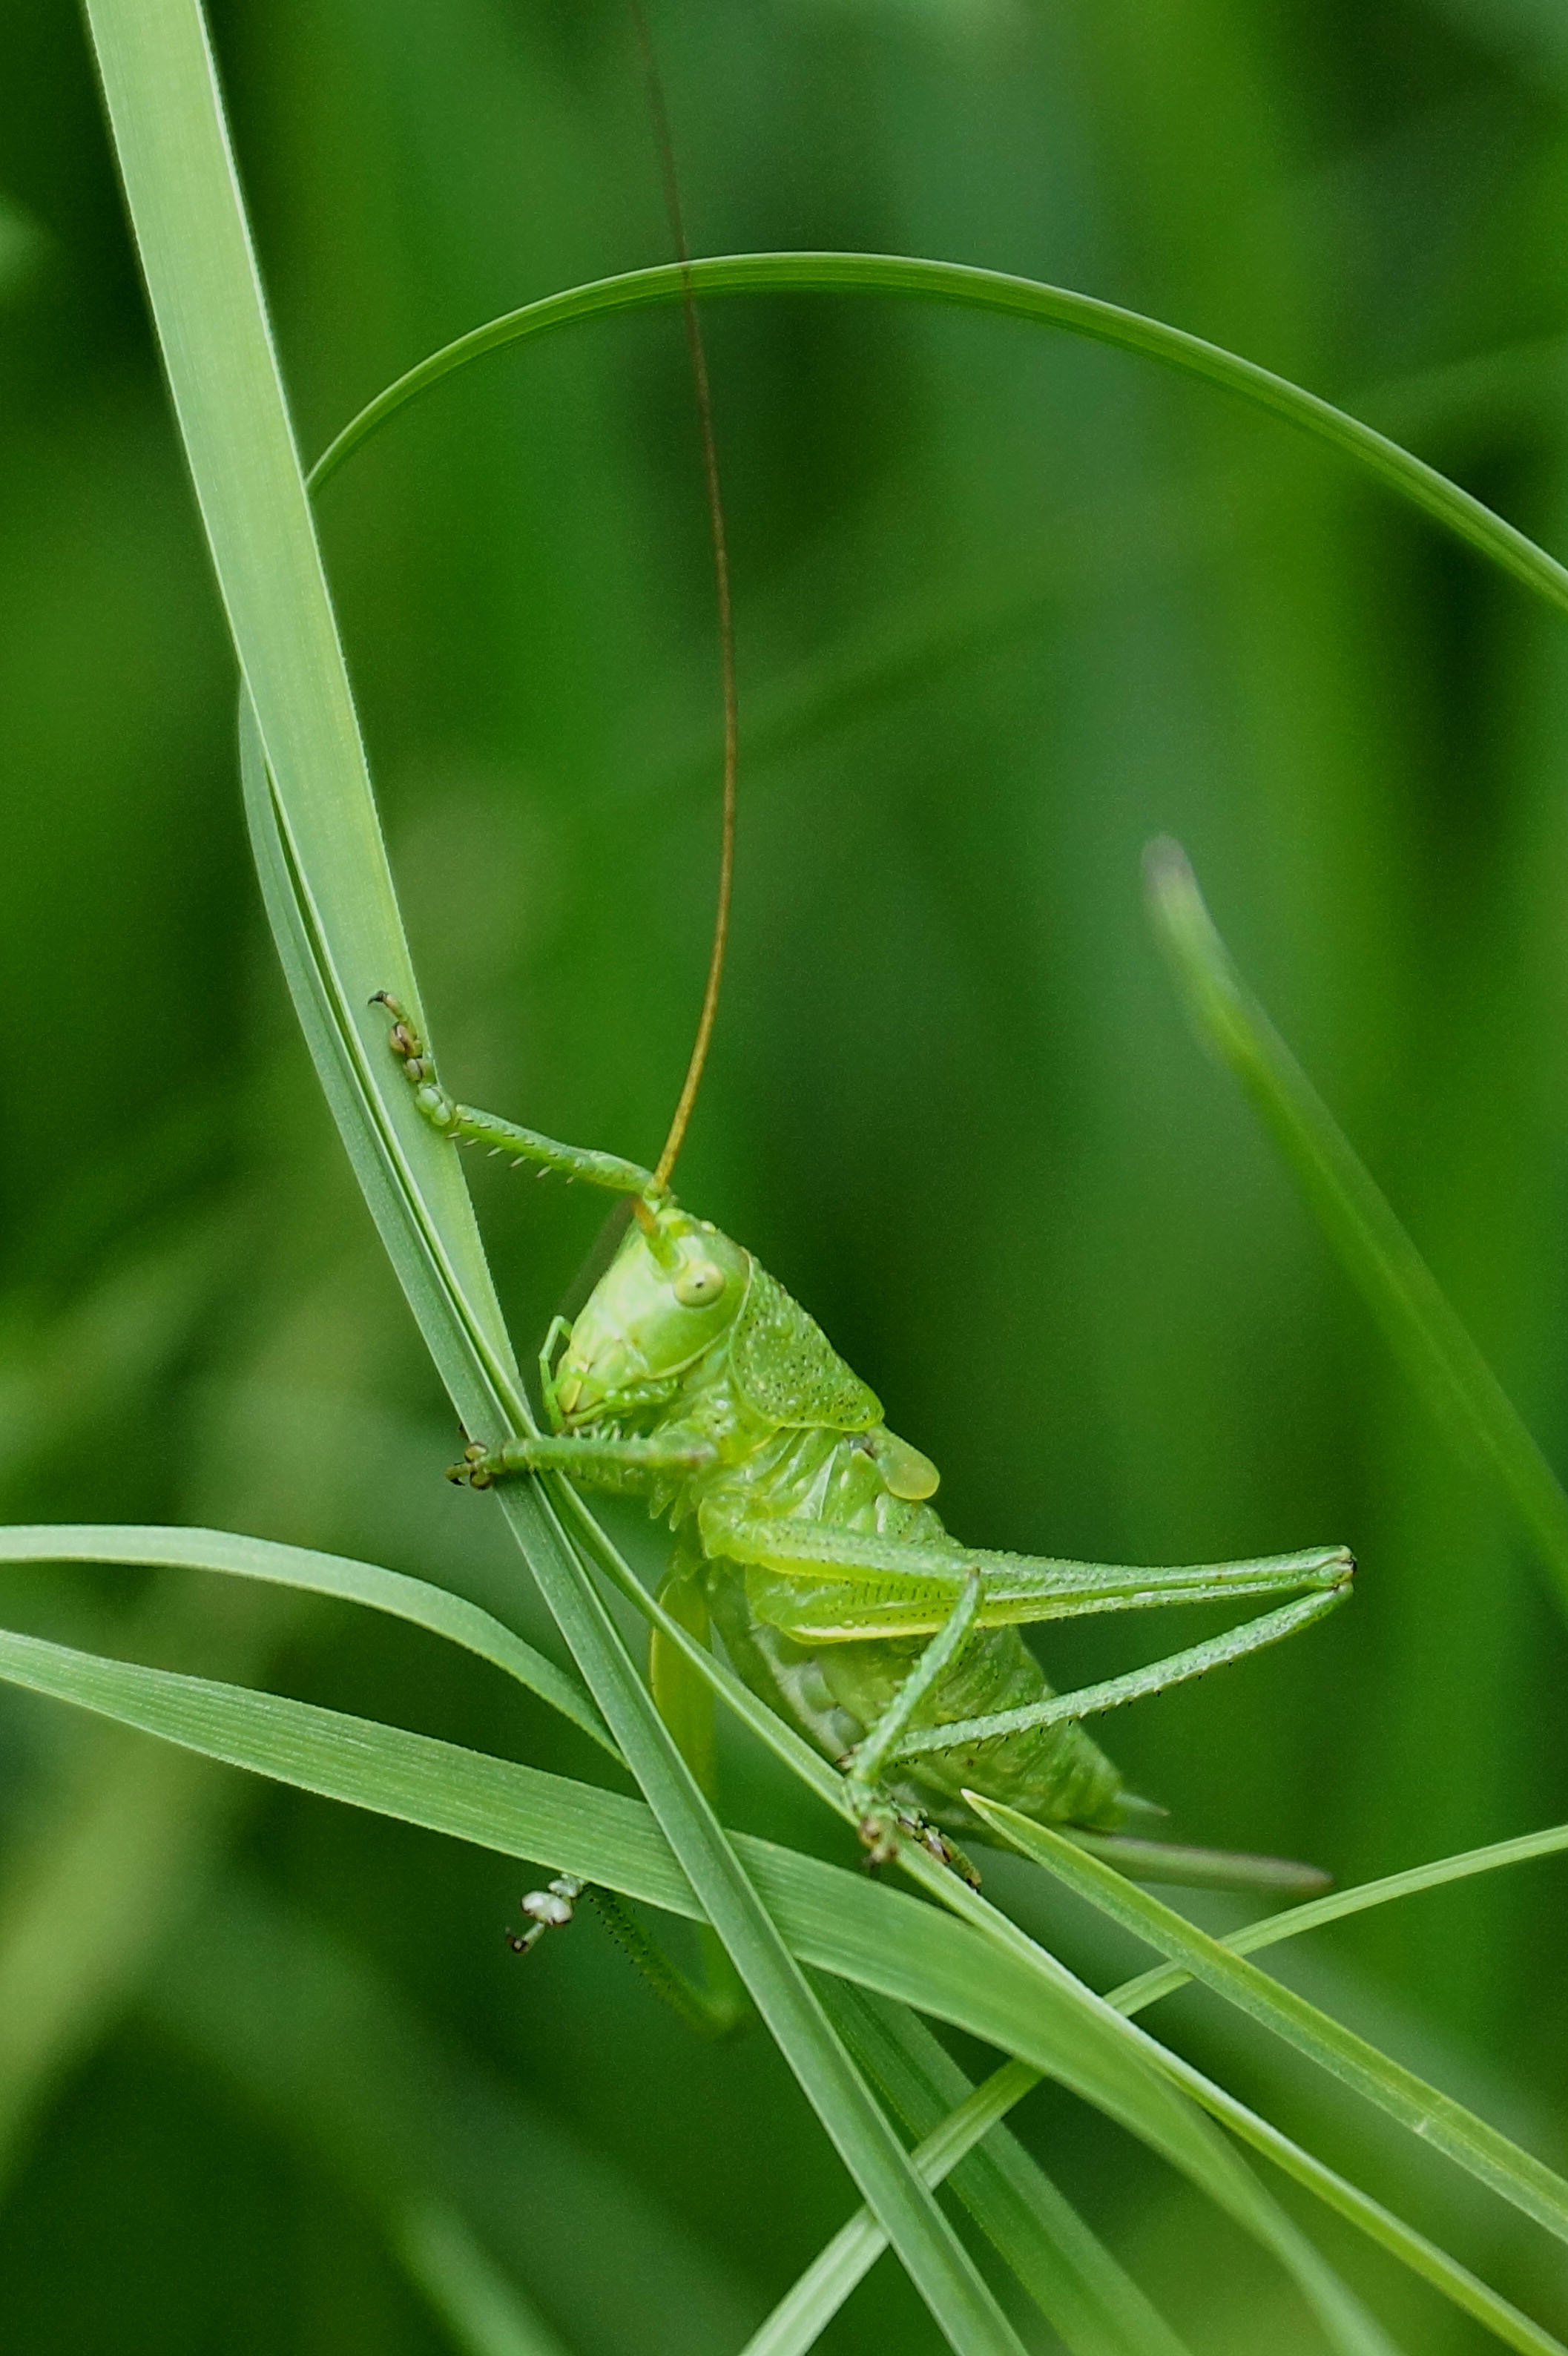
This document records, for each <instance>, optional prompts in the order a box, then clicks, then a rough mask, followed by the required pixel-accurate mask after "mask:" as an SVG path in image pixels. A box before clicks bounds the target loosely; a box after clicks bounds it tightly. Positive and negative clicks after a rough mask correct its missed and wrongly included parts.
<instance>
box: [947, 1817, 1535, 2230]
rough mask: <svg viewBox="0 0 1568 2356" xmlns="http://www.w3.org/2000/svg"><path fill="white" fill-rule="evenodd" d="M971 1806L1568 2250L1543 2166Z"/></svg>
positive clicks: (1065, 1859)
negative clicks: (1465, 2170)
mask: <svg viewBox="0 0 1568 2356" xmlns="http://www.w3.org/2000/svg"><path fill="white" fill-rule="evenodd" d="M965 1797H966V1798H967V1799H968V1801H969V1804H970V1805H971V1806H972V1807H973V1808H974V1810H975V1812H976V1815H979V1816H980V1817H982V1818H983V1819H984V1821H985V1822H986V1823H987V1824H988V1825H989V1826H991V1829H992V1830H993V1832H995V1833H996V1834H997V1836H998V1837H1000V1838H1001V1839H1002V1840H1004V1841H1008V1842H1010V1843H1011V1844H1012V1846H1013V1847H1015V1848H1016V1849H1018V1850H1019V1851H1020V1852H1021V1854H1022V1855H1023V1856H1025V1857H1028V1858H1033V1859H1034V1861H1035V1862H1036V1864H1038V1865H1043V1866H1044V1867H1045V1868H1046V1869H1047V1871H1048V1872H1050V1873H1052V1874H1054V1875H1055V1876H1056V1878H1057V1879H1058V1880H1059V1881H1061V1882H1064V1883H1065V1884H1066V1886H1067V1887H1068V1889H1069V1890H1074V1891H1076V1892H1077V1894H1078V1896H1079V1897H1080V1898H1083V1899H1086V1900H1087V1901H1089V1903H1090V1904H1091V1905H1092V1906H1097V1907H1098V1908H1099V1910H1100V1912H1102V1913H1103V1914H1107V1915H1109V1916H1110V1918H1111V1919H1112V1921H1113V1922H1119V1923H1121V1924H1122V1926H1123V1928H1124V1929H1125V1930H1128V1931H1132V1932H1134V1933H1136V1935H1137V1936H1138V1937H1139V1938H1141V1939H1144V1940H1146V1941H1147V1943H1148V1944H1149V1945H1151V1946H1154V1947H1157V1948H1158V1949H1159V1950H1160V1951H1161V1953H1162V1954H1165V1955H1167V1956H1168V1958H1169V1959H1170V1961H1171V1962H1173V1963H1179V1964H1180V1965H1182V1966H1183V1968H1184V1969H1185V1970H1186V1972H1187V1973H1188V1974H1189V1976H1190V1977H1191V1978H1193V1979H1195V1980H1199V1981H1200V1982H1201V1983H1202V1985H1203V1986H1204V1987H1210V1988H1213V1989H1214V1990H1215V1991H1216V1993H1217V1994H1219V1995H1220V1996H1222V1997H1225V1998H1226V2000H1227V2001H1228V2002H1229V2003H1232V2004H1234V2005H1236V2006H1238V2007H1239V2008H1240V2009H1241V2010H1242V2011H1243V2012H1245V2013H1248V2014H1250V2016H1251V2017H1252V2019H1254V2020H1258V2021H1261V2022H1262V2023H1263V2025H1264V2028H1265V2029H1273V2030H1274V2032H1275V2035H1276V2036H1278V2037H1283V2038H1284V2039H1285V2041H1286V2042H1287V2043H1288V2044H1291V2045H1294V2046H1295V2047H1296V2051H1298V2052H1301V2053H1305V2054H1306V2055H1307V2057H1308V2059H1309V2060H1311V2061H1316V2062H1317V2064H1318V2065H1319V2067H1320V2068H1322V2069H1324V2070H1327V2071H1328V2072H1329V2073H1330V2074H1331V2075H1332V2076H1334V2077H1336V2078H1338V2079H1339V2082H1340V2083H1341V2084H1343V2085H1347V2086H1349V2087H1351V2088H1352V2089H1353V2090H1354V2092H1355V2093H1357V2094H1360V2095H1362V2096H1363V2097H1364V2098H1365V2099H1366V2100H1367V2101H1368V2102H1371V2103H1375V2104H1377V2106H1378V2108H1379V2109H1380V2110H1382V2111H1386V2112H1387V2114H1388V2115H1389V2116H1390V2117H1391V2118H1392V2119H1396V2120H1397V2121H1398V2122H1399V2124H1400V2125H1401V2126H1405V2127H1408V2128H1409V2129H1410V2131H1411V2133H1412V2134H1413V2135H1418V2136H1421V2137H1422V2138H1423V2139H1424V2141H1425V2142H1427V2143H1429V2144H1430V2145H1431V2146H1432V2147H1433V2149H1434V2150H1435V2151H1440V2152H1442V2153H1444V2154H1445V2157H1446V2158H1449V2159H1451V2160H1453V2161H1454V2163H1455V2165H1456V2167H1459V2168H1463V2169H1467V2170H1468V2171H1469V2173H1470V2174H1471V2175H1472V2176H1474V2177H1476V2178H1477V2179H1478V2180H1479V2181H1480V2182H1481V2183H1482V2184H1484V2185H1486V2186H1487V2187H1488V2190H1490V2191H1493V2192H1495V2193H1497V2194H1498V2196H1499V2199H1501V2200H1504V2201H1510V2202H1511V2203H1512V2205H1513V2206H1514V2207H1515V2208H1516V2209H1520V2210H1522V2211H1523V2212H1524V2214H1525V2215H1526V2216H1527V2217H1531V2218H1533V2219H1534V2220H1535V2222H1536V2223H1537V2224H1538V2225H1543V2226H1544V2227H1545V2229H1546V2231H1547V2232H1548V2233H1555V2234H1556V2236H1557V2238H1558V2239H1559V2241H1568V2183H1564V2181H1563V2179H1562V2177H1560V2176H1559V2175H1558V2174H1557V2172H1556V2170H1555V2169H1551V2168H1548V2167H1547V2166H1546V2164H1545V2162H1544V2161H1543V2160H1540V2159H1537V2158H1535V2157H1534V2155H1533V2154H1532V2153H1531V2152H1527V2151H1524V2150H1521V2149H1520V2147H1519V2145H1518V2144H1516V2143H1513V2142H1512V2141H1510V2139H1509V2137H1508V2136H1505V2135H1503V2134H1501V2133H1499V2130H1498V2129H1497V2128H1496V2127H1494V2126H1488V2123H1487V2121H1486V2120H1485V2119H1481V2118H1477V2116H1476V2115H1475V2113H1474V2112H1472V2111H1469V2110H1467V2109H1466V2107H1465V2105H1464V2104H1462V2103H1456V2102H1455V2101H1454V2099H1453V2097H1452V2096H1451V2095H1448V2094H1442V2093H1441V2092H1439V2090H1438V2089H1437V2088H1436V2087H1435V2086H1429V2085H1427V2084H1426V2083H1425V2082H1424V2080H1423V2079H1420V2078H1418V2077H1417V2076H1416V2075H1415V2072H1413V2070H1406V2069H1405V2068H1404V2067H1403V2065H1402V2064H1401V2063H1400V2062H1397V2061H1391V2060H1390V2059H1389V2057H1388V2056H1387V2055H1386V2054H1383V2053H1380V2052H1379V2051H1378V2049H1377V2047H1376V2046H1375V2045H1370V2044H1368V2042H1367V2040H1366V2039H1365V2038H1363V2037H1358V2036H1357V2035H1356V2033H1355V2031H1354V2030H1353V2029H1346V2028H1344V2027H1343V2026H1342V2025H1341V2023H1340V2022H1339V2021H1337V2020H1335V2019H1331V2018H1330V2016H1329V2015H1328V2013H1326V2012H1324V2011H1322V2010H1320V2009H1319V2008H1318V2007H1317V2005H1315V2004H1309V2003H1308V2002H1307V1998H1306V1997H1300V1996H1297V1995H1296V1991H1295V1989H1294V1988H1287V1987H1282V1986H1281V1985H1280V1983H1279V1982H1278V1981H1277V1980H1272V1979H1270V1977H1269V1976H1268V1975H1267V1973H1266V1972H1261V1971H1259V1969H1258V1967H1257V1965H1255V1964H1250V1963H1247V1962H1246V1961H1245V1960H1244V1959H1243V1957H1242V1956H1240V1955H1238V1954H1236V1953H1235V1951H1234V1949H1233V1948H1229V1947H1226V1946H1224V1945H1222V1944H1221V1942H1220V1941H1219V1940H1218V1939H1214V1938H1211V1936H1210V1935H1209V1933H1207V1932H1206V1931H1200V1930H1199V1929H1198V1927H1197V1926H1196V1925H1195V1924H1194V1923H1191V1922H1188V1921H1187V1920H1186V1918H1185V1916H1183V1915H1180V1914H1178V1913H1177V1912H1175V1910H1174V1908H1172V1907H1169V1906H1167V1905H1166V1904H1165V1903H1164V1901H1162V1900H1160V1899H1158V1898H1156V1897H1155V1896H1154V1895H1153V1894H1152V1892H1150V1891H1148V1890H1139V1889H1137V1888H1136V1887H1135V1885H1134V1884H1133V1883H1132V1882H1130V1881H1128V1880H1126V1879H1125V1878H1124V1876H1122V1875H1121V1874H1119V1873H1117V1872H1115V1870H1114V1869H1112V1868H1111V1867H1110V1866H1108V1865H1104V1864H1103V1863H1102V1862H1101V1860H1100V1859H1099V1858H1097V1857H1092V1856H1090V1855H1089V1853H1088V1852H1087V1851H1086V1850H1084V1849H1081V1848H1079V1847H1077V1846H1076V1845H1075V1844H1074V1843H1073V1842H1072V1841H1070V1840H1068V1839H1066V1838H1065V1837H1063V1836H1062V1835H1061V1833H1058V1832H1055V1831H1053V1830H1052V1829H1051V1826H1049V1825H1037V1824H1034V1823H1032V1822H1031V1821H1030V1819H1029V1817H1027V1816H1023V1815H1019V1812H1018V1810H1017V1809H1016V1808H1009V1807H1005V1806H1003V1805H1001V1804H998V1803H997V1802H996V1801H993V1800H986V1799H982V1798H980V1796H979V1795H978V1794H974V1793H969V1794H965Z"/></svg>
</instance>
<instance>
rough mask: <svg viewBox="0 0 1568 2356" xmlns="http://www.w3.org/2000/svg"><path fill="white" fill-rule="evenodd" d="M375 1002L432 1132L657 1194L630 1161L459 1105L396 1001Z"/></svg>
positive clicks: (617, 1188)
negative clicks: (382, 1012) (387, 1023)
mask: <svg viewBox="0 0 1568 2356" xmlns="http://www.w3.org/2000/svg"><path fill="white" fill-rule="evenodd" d="M377 1001H379V1003H380V1004H381V1005H383V1006H384V1007H385V1008H386V1010H387V1012H388V1013H389V1015H390V1016H391V1018H392V1029H391V1036H390V1042H389V1044H390V1045H391V1049H392V1053H393V1055H396V1056H398V1057H399V1058H400V1061H401V1063H402V1066H403V1071H404V1074H405V1075H406V1076H407V1079H408V1082H409V1085H410V1087H411V1088H412V1089H413V1092H414V1102H415V1104H416V1105H417V1106H418V1107H419V1109H420V1111H421V1113H422V1114H423V1116H424V1118H425V1119H426V1120H428V1121H429V1123H430V1125H431V1127H432V1129H438V1130H440V1131H441V1133H442V1135H443V1137H450V1138H451V1139H453V1141H454V1142H456V1143H460V1144H464V1145H485V1146H488V1147H489V1149H490V1151H491V1152H492V1153H505V1154H509V1155H510V1156H511V1159H512V1163H513V1166H514V1168H516V1167H517V1165H518V1164H520V1163H522V1162H530V1163H532V1164H533V1165H534V1167H535V1169H536V1170H537V1171H538V1172H539V1174H540V1175H542V1174H543V1173H544V1172H545V1171H547V1170H554V1171H556V1172H558V1173H560V1176H561V1177H563V1178H568V1179H571V1178H580V1179H581V1180H583V1181H584V1182H585V1183H587V1184H588V1185H590V1186H607V1187H608V1188H609V1189H610V1191H611V1192H612V1193H613V1194H645V1195H647V1196H649V1197H650V1198H652V1197H653V1196H654V1195H655V1194H656V1189H655V1186H654V1176H653V1172H652V1171H651V1170H645V1169H643V1168H642V1166H641V1164H640V1163H638V1162H626V1161H624V1160H623V1159H622V1157H621V1155H620V1154H618V1153H600V1152H598V1151H595V1150H594V1149H593V1148H592V1146H583V1145H562V1144H560V1143H559V1142H558V1141H557V1140H556V1139H554V1138H553V1137H541V1136H540V1135H539V1131H538V1130H533V1129H522V1128H519V1127H518V1125H517V1122H516V1121H512V1120H503V1119H501V1117H500V1115H499V1114H498V1113H490V1112H476V1111H475V1108H474V1107H473V1106H472V1105H462V1104H459V1103H458V1102H457V1100H456V1098H454V1097H450V1096H448V1094H447V1092H446V1090H445V1089H444V1088H443V1087H442V1085H441V1082H440V1081H439V1080H438V1079H437V1078H436V1076H435V1066H434V1065H433V1064H432V1062H431V1059H430V1057H429V1056H428V1055H426V1053H425V1050H424V1043H423V1042H422V1040H421V1038H420V1036H419V1034H418V1033H417V1032H416V1031H415V1030H414V1029H413V1028H412V1026H411V1023H409V1021H408V1019H407V1017H406V1016H405V1015H404V1013H403V1011H402V1009H401V1007H400V1005H399V1004H398V1001H397V1000H396V999H395V998H392V997H389V995H388V993H387V991H384V990H379V991H377V992H376V999H375V1000H374V1001H372V1003H375V1002H377Z"/></svg>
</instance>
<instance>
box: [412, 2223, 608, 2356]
mask: <svg viewBox="0 0 1568 2356" xmlns="http://www.w3.org/2000/svg"><path fill="white" fill-rule="evenodd" d="M393 2238H394V2244H395V2247H396V2249H397V2253H398V2255H399V2256H400V2258H401V2260H402V2262H403V2266H404V2269H405V2271H406V2272H407V2274H408V2275H409V2277H410V2279H411V2281H412V2282H414V2283H416V2284H417V2285H418V2286H419V2288H420V2289H421V2291H422V2292H423V2293H424V2296H425V2297H426V2298H427V2299H428V2300H429V2302H430V2305H431V2308H432V2312H433V2313H434V2314H435V2315H437V2316H439V2318H440V2319H441V2321H442V2322H443V2324H444V2325H445V2327H446V2329H447V2332H448V2334H449V2335H450V2337H451V2339H452V2341H453V2346H454V2347H457V2348H460V2349H462V2350H463V2351H464V2356H569V2351H568V2349H567V2345H566V2342H565V2340H562V2339H561V2338H560V2335H559V2334H558V2333H557V2332H555V2331H553V2330H552V2329H550V2327H549V2324H548V2323H547V2322H546V2321H545V2319H544V2318H543V2316H542V2315H540V2314H539V2312H538V2311H537V2309H535V2308H532V2307H530V2306H529V2304H528V2301H527V2300H526V2299H525V2298H524V2297H523V2295H522V2293H521V2292H520V2291H519V2290H518V2289H517V2285H516V2284H515V2283H513V2282H511V2281H509V2280H508V2278H507V2276H506V2275H505V2274H504V2273H503V2272H502V2270H501V2268H500V2267H499V2266H498V2265H496V2262H495V2260H494V2258H492V2257H491V2256H490V2254H489V2253H488V2251H487V2250H486V2249H485V2245H484V2244H483V2243H482V2242H480V2241H479V2240H478V2238H477V2237H476V2236H475V2234H473V2233H470V2232H469V2230H468V2227H467V2226H466V2225H465V2224H464V2221H463V2219H462V2217H461V2216H459V2215H458V2214H457V2212H456V2211H454V2210H451V2209H444V2208H432V2207H428V2206H424V2205H421V2207H419V2208H417V2209H415V2210H413V2211H411V2213H410V2214H409V2215H408V2216H407V2217H405V2218H404V2219H403V2221H402V2223H401V2226H400V2230H399V2231H398V2232H397V2233H395V2235H394V2237H393Z"/></svg>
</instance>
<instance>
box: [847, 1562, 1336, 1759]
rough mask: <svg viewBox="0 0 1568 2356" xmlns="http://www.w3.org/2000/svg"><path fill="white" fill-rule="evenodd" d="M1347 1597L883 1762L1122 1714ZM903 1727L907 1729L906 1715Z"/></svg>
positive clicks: (1276, 1615) (1246, 1627) (947, 1733)
mask: <svg viewBox="0 0 1568 2356" xmlns="http://www.w3.org/2000/svg"><path fill="white" fill-rule="evenodd" d="M1349 1593H1350V1590H1349V1587H1347V1586H1343V1585H1341V1586H1339V1587H1332V1588H1330V1589H1329V1590H1328V1592H1327V1593H1326V1594H1317V1595H1307V1596H1304V1597H1303V1598H1302V1600H1301V1601H1300V1602H1298V1603H1287V1604H1285V1606H1284V1608H1283V1609H1282V1610H1281V1611H1278V1612H1264V1614H1263V1616H1262V1617H1261V1618H1259V1619H1256V1620H1248V1621H1246V1622H1243V1625H1242V1626H1241V1627H1240V1628H1231V1629H1227V1631H1226V1633H1224V1635H1222V1636H1211V1637H1210V1638H1209V1640H1208V1642H1207V1643H1206V1644H1191V1645H1189V1647H1188V1648H1187V1650H1186V1651H1185V1652H1181V1653H1171V1654H1169V1655H1168V1656H1167V1658H1166V1659H1164V1660H1163V1661H1151V1662H1150V1663H1149V1665H1148V1666H1147V1668H1145V1669H1131V1670H1129V1671H1128V1672H1127V1674H1126V1675H1125V1676H1120V1677H1107V1678H1106V1679H1105V1681H1104V1684H1102V1685H1097V1686H1081V1687H1079V1689H1078V1691H1077V1692H1076V1693H1065V1694H1053V1695H1052V1696H1051V1698H1050V1699H1049V1700H1048V1701H1039V1702H1031V1703H1030V1704H1029V1708H1027V1709H1004V1710H998V1711H997V1712H996V1713H995V1714H994V1715H993V1716H992V1717H989V1718H963V1719H952V1720H951V1721H950V1722H949V1723H948V1724H947V1725H945V1726H922V1727H917V1728H916V1730H914V1732H913V1733H903V1734H901V1736H900V1739H899V1740H897V1741H896V1742H895V1743H894V1745H893V1747H892V1749H891V1751H886V1750H885V1751H883V1753H882V1757H883V1759H884V1760H891V1761H892V1762H897V1761H899V1760H903V1759H918V1758H921V1757H922V1756H923V1755H924V1754H925V1753H926V1752H928V1751H952V1750H955V1748H956V1747H957V1746H958V1745H959V1744H961V1743H963V1744H970V1743H977V1742H994V1741H997V1740H999V1739H1001V1738H1002V1737H1004V1736H1006V1735H1009V1734H1022V1733H1024V1732H1026V1731H1027V1730H1029V1728H1030V1727H1035V1726H1054V1725H1057V1724H1059V1723H1060V1722H1061V1720H1062V1719H1081V1718H1093V1716H1095V1715H1096V1713H1097V1712H1099V1711H1101V1710H1106V1709H1119V1708H1121V1707H1122V1705H1123V1704H1124V1703H1125V1702H1129V1701H1140V1700H1142V1699H1143V1698H1144V1697H1146V1696H1147V1695H1149V1694H1157V1693H1165V1692H1167V1691H1168V1689H1169V1688H1170V1687H1172V1686H1179V1685H1183V1684H1185V1683H1186V1682H1187V1680H1188V1679H1189V1677H1201V1676H1207V1674H1208V1672H1209V1671H1210V1670H1211V1669H1218V1668H1222V1667H1223V1666H1224V1665H1225V1663H1226V1662H1227V1661H1240V1660H1243V1659H1245V1657H1246V1655H1248V1654H1249V1653H1261V1652H1263V1651H1264V1648H1265V1647H1266V1646H1268V1645H1270V1644H1279V1643H1281V1642H1282V1641H1283V1639H1284V1638H1285V1637H1286V1636H1294V1635H1295V1634H1296V1631H1297V1629H1299V1628H1306V1627H1309V1626H1310V1625H1311V1623H1312V1622H1313V1621H1314V1620H1321V1619H1322V1618H1323V1616H1324V1614H1325V1612H1332V1611H1334V1610H1336V1609H1337V1608H1338V1606H1339V1604H1341V1603H1344V1602H1346V1601H1349ZM937 1642H938V1643H940V1642H941V1639H940V1638H938V1639H937ZM933 1649H934V1647H933ZM904 1722H905V1725H906V1726H907V1724H908V1718H907V1716H906V1719H905V1721H904Z"/></svg>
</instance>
